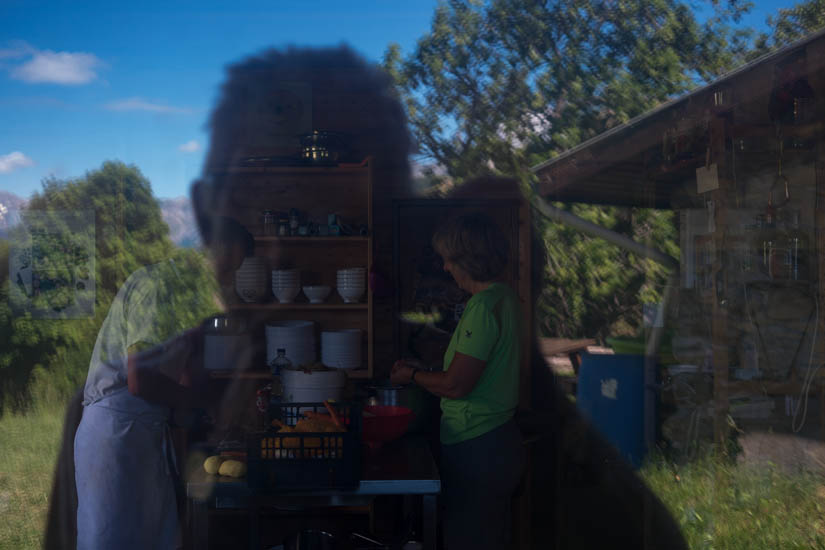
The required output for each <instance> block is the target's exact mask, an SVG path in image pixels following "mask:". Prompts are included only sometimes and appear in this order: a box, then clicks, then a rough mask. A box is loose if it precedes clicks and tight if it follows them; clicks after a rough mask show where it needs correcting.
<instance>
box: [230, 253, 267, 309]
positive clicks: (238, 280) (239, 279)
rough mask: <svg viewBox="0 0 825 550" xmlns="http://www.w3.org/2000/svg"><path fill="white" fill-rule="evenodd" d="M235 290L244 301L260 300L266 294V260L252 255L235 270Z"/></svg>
mask: <svg viewBox="0 0 825 550" xmlns="http://www.w3.org/2000/svg"><path fill="white" fill-rule="evenodd" d="M235 292H237V293H238V296H240V298H241V300H243V301H244V302H250V303H251V302H259V301H261V300H263V299H264V296H265V295H266V261H265V260H264V259H263V258H258V257H256V256H250V257H248V258H244V261H243V263H242V264H241V267H240V268H238V270H237V271H235Z"/></svg>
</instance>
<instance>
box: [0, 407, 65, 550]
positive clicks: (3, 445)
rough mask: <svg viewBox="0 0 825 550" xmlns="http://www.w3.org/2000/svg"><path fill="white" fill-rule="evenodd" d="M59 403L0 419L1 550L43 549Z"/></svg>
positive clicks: (60, 420)
mask: <svg viewBox="0 0 825 550" xmlns="http://www.w3.org/2000/svg"><path fill="white" fill-rule="evenodd" d="M63 415H64V410H63V407H60V406H52V407H43V408H38V409H36V410H33V411H32V412H29V413H27V414H25V415H23V414H5V415H3V416H2V417H0V517H2V518H3V519H2V521H0V549H9V550H11V549H14V550H23V549H29V548H31V549H35V548H41V547H42V541H43V531H44V525H45V518H46V512H47V511H48V507H49V493H50V491H51V482H52V473H53V471H54V465H55V460H56V458H57V452H58V449H59V446H60V436H61V430H62V428H63Z"/></svg>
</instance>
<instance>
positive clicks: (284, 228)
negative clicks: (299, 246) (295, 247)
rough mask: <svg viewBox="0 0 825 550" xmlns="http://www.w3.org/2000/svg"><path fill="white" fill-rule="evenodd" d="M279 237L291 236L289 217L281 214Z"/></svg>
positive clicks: (279, 218)
mask: <svg viewBox="0 0 825 550" xmlns="http://www.w3.org/2000/svg"><path fill="white" fill-rule="evenodd" d="M278 236H280V237H287V236H289V217H288V216H287V215H286V214H281V215H280V216H279V217H278Z"/></svg>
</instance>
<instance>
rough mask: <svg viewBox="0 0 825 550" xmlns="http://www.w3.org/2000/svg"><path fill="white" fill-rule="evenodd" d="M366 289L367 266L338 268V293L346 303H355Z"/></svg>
mask: <svg viewBox="0 0 825 550" xmlns="http://www.w3.org/2000/svg"><path fill="white" fill-rule="evenodd" d="M366 289H367V268H365V267H350V268H347V269H339V270H338V294H340V295H341V298H343V299H344V302H346V303H348V304H353V303H357V302H358V301H359V300H361V296H363V295H364V291H365V290H366Z"/></svg>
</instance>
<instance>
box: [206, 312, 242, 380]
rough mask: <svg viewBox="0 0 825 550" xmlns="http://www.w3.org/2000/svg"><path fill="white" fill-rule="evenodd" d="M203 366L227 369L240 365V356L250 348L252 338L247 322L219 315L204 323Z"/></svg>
mask: <svg viewBox="0 0 825 550" xmlns="http://www.w3.org/2000/svg"><path fill="white" fill-rule="evenodd" d="M203 345H204V354H203V366H204V368H205V369H206V370H227V369H233V368H236V367H237V366H240V361H239V359H238V358H239V356H240V354H241V352H242V351H244V350H248V349H249V347H250V345H251V338H250V336H249V334H248V333H247V332H246V324H245V323H244V322H243V321H242V320H240V319H237V318H232V317H227V316H224V315H217V316H215V317H211V318H209V319H208V320H207V321H206V323H205V325H204V335H203Z"/></svg>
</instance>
